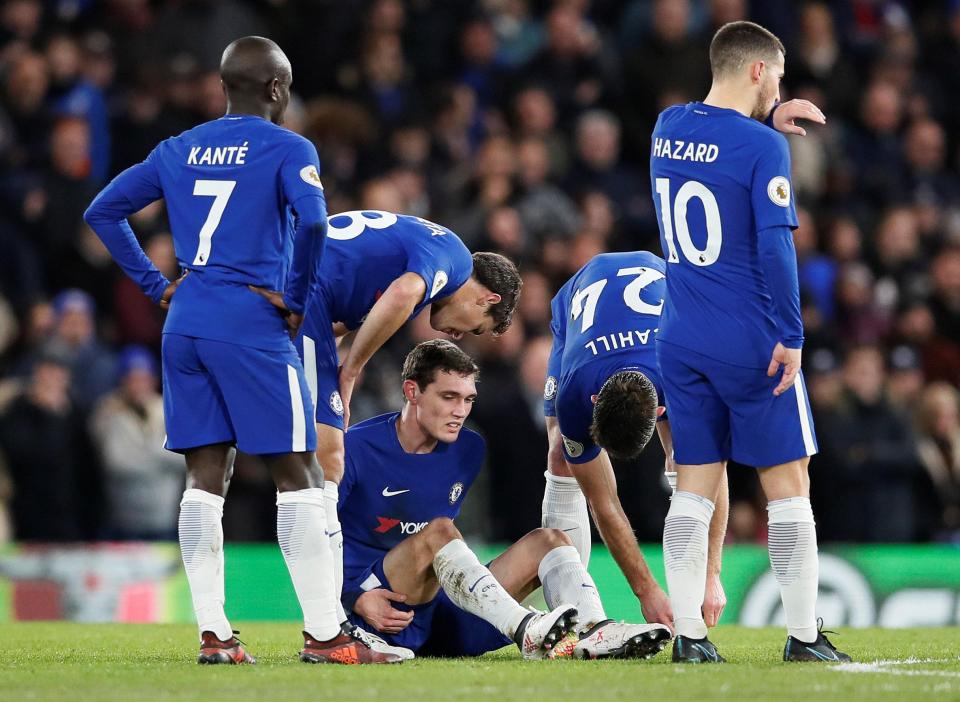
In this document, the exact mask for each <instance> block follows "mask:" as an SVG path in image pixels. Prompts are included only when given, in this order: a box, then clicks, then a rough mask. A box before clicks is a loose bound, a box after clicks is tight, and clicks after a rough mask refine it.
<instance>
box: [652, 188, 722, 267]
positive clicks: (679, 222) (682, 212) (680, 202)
mask: <svg viewBox="0 0 960 702" xmlns="http://www.w3.org/2000/svg"><path fill="white" fill-rule="evenodd" d="M656 188H657V194H658V195H659V196H660V219H661V220H662V221H663V236H664V238H665V239H666V240H667V263H679V262H680V258H679V257H678V256H677V246H676V244H675V243H674V235H673V234H674V223H675V224H676V234H677V236H676V238H677V239H679V240H680V250H681V251H682V252H683V256H684V258H686V259H687V260H688V261H690V263H692V264H693V265H695V266H709V265H712V264H714V263H716V262H717V259H718V258H720V246H721V245H722V244H723V228H722V226H721V224H720V208H719V207H718V206H717V198H716V197H714V195H713V193H712V192H710V189H709V188H708V187H707V186H706V185H704V184H703V183H700V182H698V181H696V180H688V181H687V182H686V183H684V184H683V185H681V186H680V189H679V190H678V191H677V197H676V200H674V202H673V209H672V212H671V208H670V179H669V178H657V181H656ZM693 198H699V199H700V202H701V203H703V213H704V215H705V217H706V225H707V245H706V247H705V248H704V249H698V248H697V247H696V245H695V244H694V243H693V239H692V238H691V237H690V226H689V225H688V224H687V205H688V204H689V202H690V200H692V199H693Z"/></svg>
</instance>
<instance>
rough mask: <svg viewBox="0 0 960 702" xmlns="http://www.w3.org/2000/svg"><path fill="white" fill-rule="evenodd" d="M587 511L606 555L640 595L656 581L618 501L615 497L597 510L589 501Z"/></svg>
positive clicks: (631, 587)
mask: <svg viewBox="0 0 960 702" xmlns="http://www.w3.org/2000/svg"><path fill="white" fill-rule="evenodd" d="M588 501H589V498H588ZM590 512H591V513H592V514H593V520H594V523H595V524H596V525H597V531H598V532H600V536H601V538H603V542H604V544H606V546H607V549H609V551H610V555H612V556H613V560H614V561H616V563H617V565H618V566H619V567H620V570H621V571H622V572H623V575H624V577H625V578H626V579H627V582H628V583H630V589H631V590H633V592H634V594H636V595H637V597H640V596H641V595H643V594H644V593H646V592H647V591H648V590H649V589H650V588H651V587H653V586H655V585H656V584H657V583H656V580H655V579H654V577H653V575H652V574H651V573H650V568H649V567H648V566H647V561H646V559H644V557H643V554H642V553H641V552H640V548H639V546H637V538H636V536H635V535H634V533H633V527H632V526H631V525H630V520H628V519H627V515H626V514H624V512H623V508H622V507H621V506H620V501H619V500H617V502H616V504H608V505H606V506H604V507H603V508H601V509H597V508H596V507H595V506H594V505H593V504H592V503H591V504H590Z"/></svg>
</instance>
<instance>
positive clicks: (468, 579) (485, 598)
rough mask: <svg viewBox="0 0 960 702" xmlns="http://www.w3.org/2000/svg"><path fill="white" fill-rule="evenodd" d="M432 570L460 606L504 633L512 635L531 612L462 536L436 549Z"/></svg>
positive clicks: (452, 599)
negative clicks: (501, 582)
mask: <svg viewBox="0 0 960 702" xmlns="http://www.w3.org/2000/svg"><path fill="white" fill-rule="evenodd" d="M433 570H434V572H435V573H436V574H437V580H439V581H440V587H442V588H443V591H444V592H445V593H447V597H449V598H450V600H451V601H452V602H453V603H454V604H455V605H457V607H459V608H460V609H462V610H464V611H465V612H470V614H475V615H477V616H478V617H480V618H481V619H483V620H485V621H488V622H490V624H492V625H493V626H494V627H495V628H496V629H497V630H498V631H500V633H502V634H503V635H504V636H509V637H510V638H511V639H512V638H513V637H514V634H516V633H517V628H518V627H519V626H520V624H521V623H522V622H523V620H524V619H525V618H526V616H527V615H528V614H530V611H529V610H526V609H524V608H523V607H522V606H521V605H520V604H519V603H518V602H517V601H516V600H515V599H513V598H512V597H511V596H510V593H509V592H507V591H506V590H505V589H504V588H503V586H502V585H501V584H500V583H499V582H497V579H496V578H495V577H494V576H493V573H491V572H490V570H489V569H488V568H487V567H486V566H485V565H483V564H482V563H481V562H480V561H479V560H477V556H476V555H475V554H474V553H473V551H471V550H470V549H469V548H468V547H467V544H466V543H465V542H464V541H463V540H462V539H454V540H453V541H451V542H450V543H448V544H447V545H446V546H444V547H443V548H441V549H440V550H439V551H437V555H436V556H434V558H433Z"/></svg>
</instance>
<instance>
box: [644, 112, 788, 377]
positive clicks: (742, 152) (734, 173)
mask: <svg viewBox="0 0 960 702" xmlns="http://www.w3.org/2000/svg"><path fill="white" fill-rule="evenodd" d="M650 178H651V181H652V186H653V191H654V204H655V207H656V211H657V215H658V219H659V225H660V242H661V245H662V247H663V252H664V255H665V256H666V259H667V296H666V303H665V305H664V309H663V315H662V317H661V321H660V333H659V335H658V343H670V344H675V345H677V346H681V347H683V348H686V349H690V350H692V351H696V352H698V353H701V354H703V355H705V356H708V357H710V358H713V359H716V360H720V361H723V362H725V363H729V364H733V365H738V366H742V367H745V368H766V367H767V365H768V363H769V362H770V353H771V351H772V350H773V348H774V346H775V345H776V343H777V342H778V341H780V336H781V335H780V331H779V329H778V319H777V314H776V311H775V308H774V305H773V301H772V299H771V296H770V290H769V288H768V287H767V281H766V280H765V278H764V275H763V271H762V269H761V265H760V261H759V256H758V247H757V242H758V237H762V236H763V235H764V231H765V230H769V229H773V228H782V227H790V228H796V226H797V213H796V209H795V206H794V202H793V196H792V193H791V185H790V152H789V150H788V148H787V140H786V138H785V137H784V136H783V135H782V134H779V133H778V132H776V131H774V130H773V129H770V128H769V127H767V126H765V125H764V124H761V123H760V122H758V121H756V120H753V119H750V118H749V117H746V116H744V115H742V114H740V113H739V112H737V111H735V110H729V109H723V108H719V107H712V106H708V105H704V104H703V103H699V102H692V103H689V104H687V105H677V106H674V107H669V108H667V109H666V110H664V111H663V112H662V113H661V114H660V117H659V118H658V120H657V124H656V127H654V130H653V136H652V153H651V157H650ZM771 283H772V284H775V285H776V284H780V283H781V281H771Z"/></svg>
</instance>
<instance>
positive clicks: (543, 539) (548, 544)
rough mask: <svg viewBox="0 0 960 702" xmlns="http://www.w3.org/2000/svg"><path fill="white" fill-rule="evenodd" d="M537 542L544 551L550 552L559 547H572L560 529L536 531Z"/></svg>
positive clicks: (571, 543) (567, 537) (569, 540)
mask: <svg viewBox="0 0 960 702" xmlns="http://www.w3.org/2000/svg"><path fill="white" fill-rule="evenodd" d="M534 534H536V538H537V540H538V541H539V542H540V543H541V544H543V547H544V551H545V552H546V551H551V550H553V549H555V548H559V547H560V546H573V541H572V540H571V539H570V537H569V536H567V535H566V533H564V532H563V531H561V530H560V529H546V528H541V529H536V530H534Z"/></svg>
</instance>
